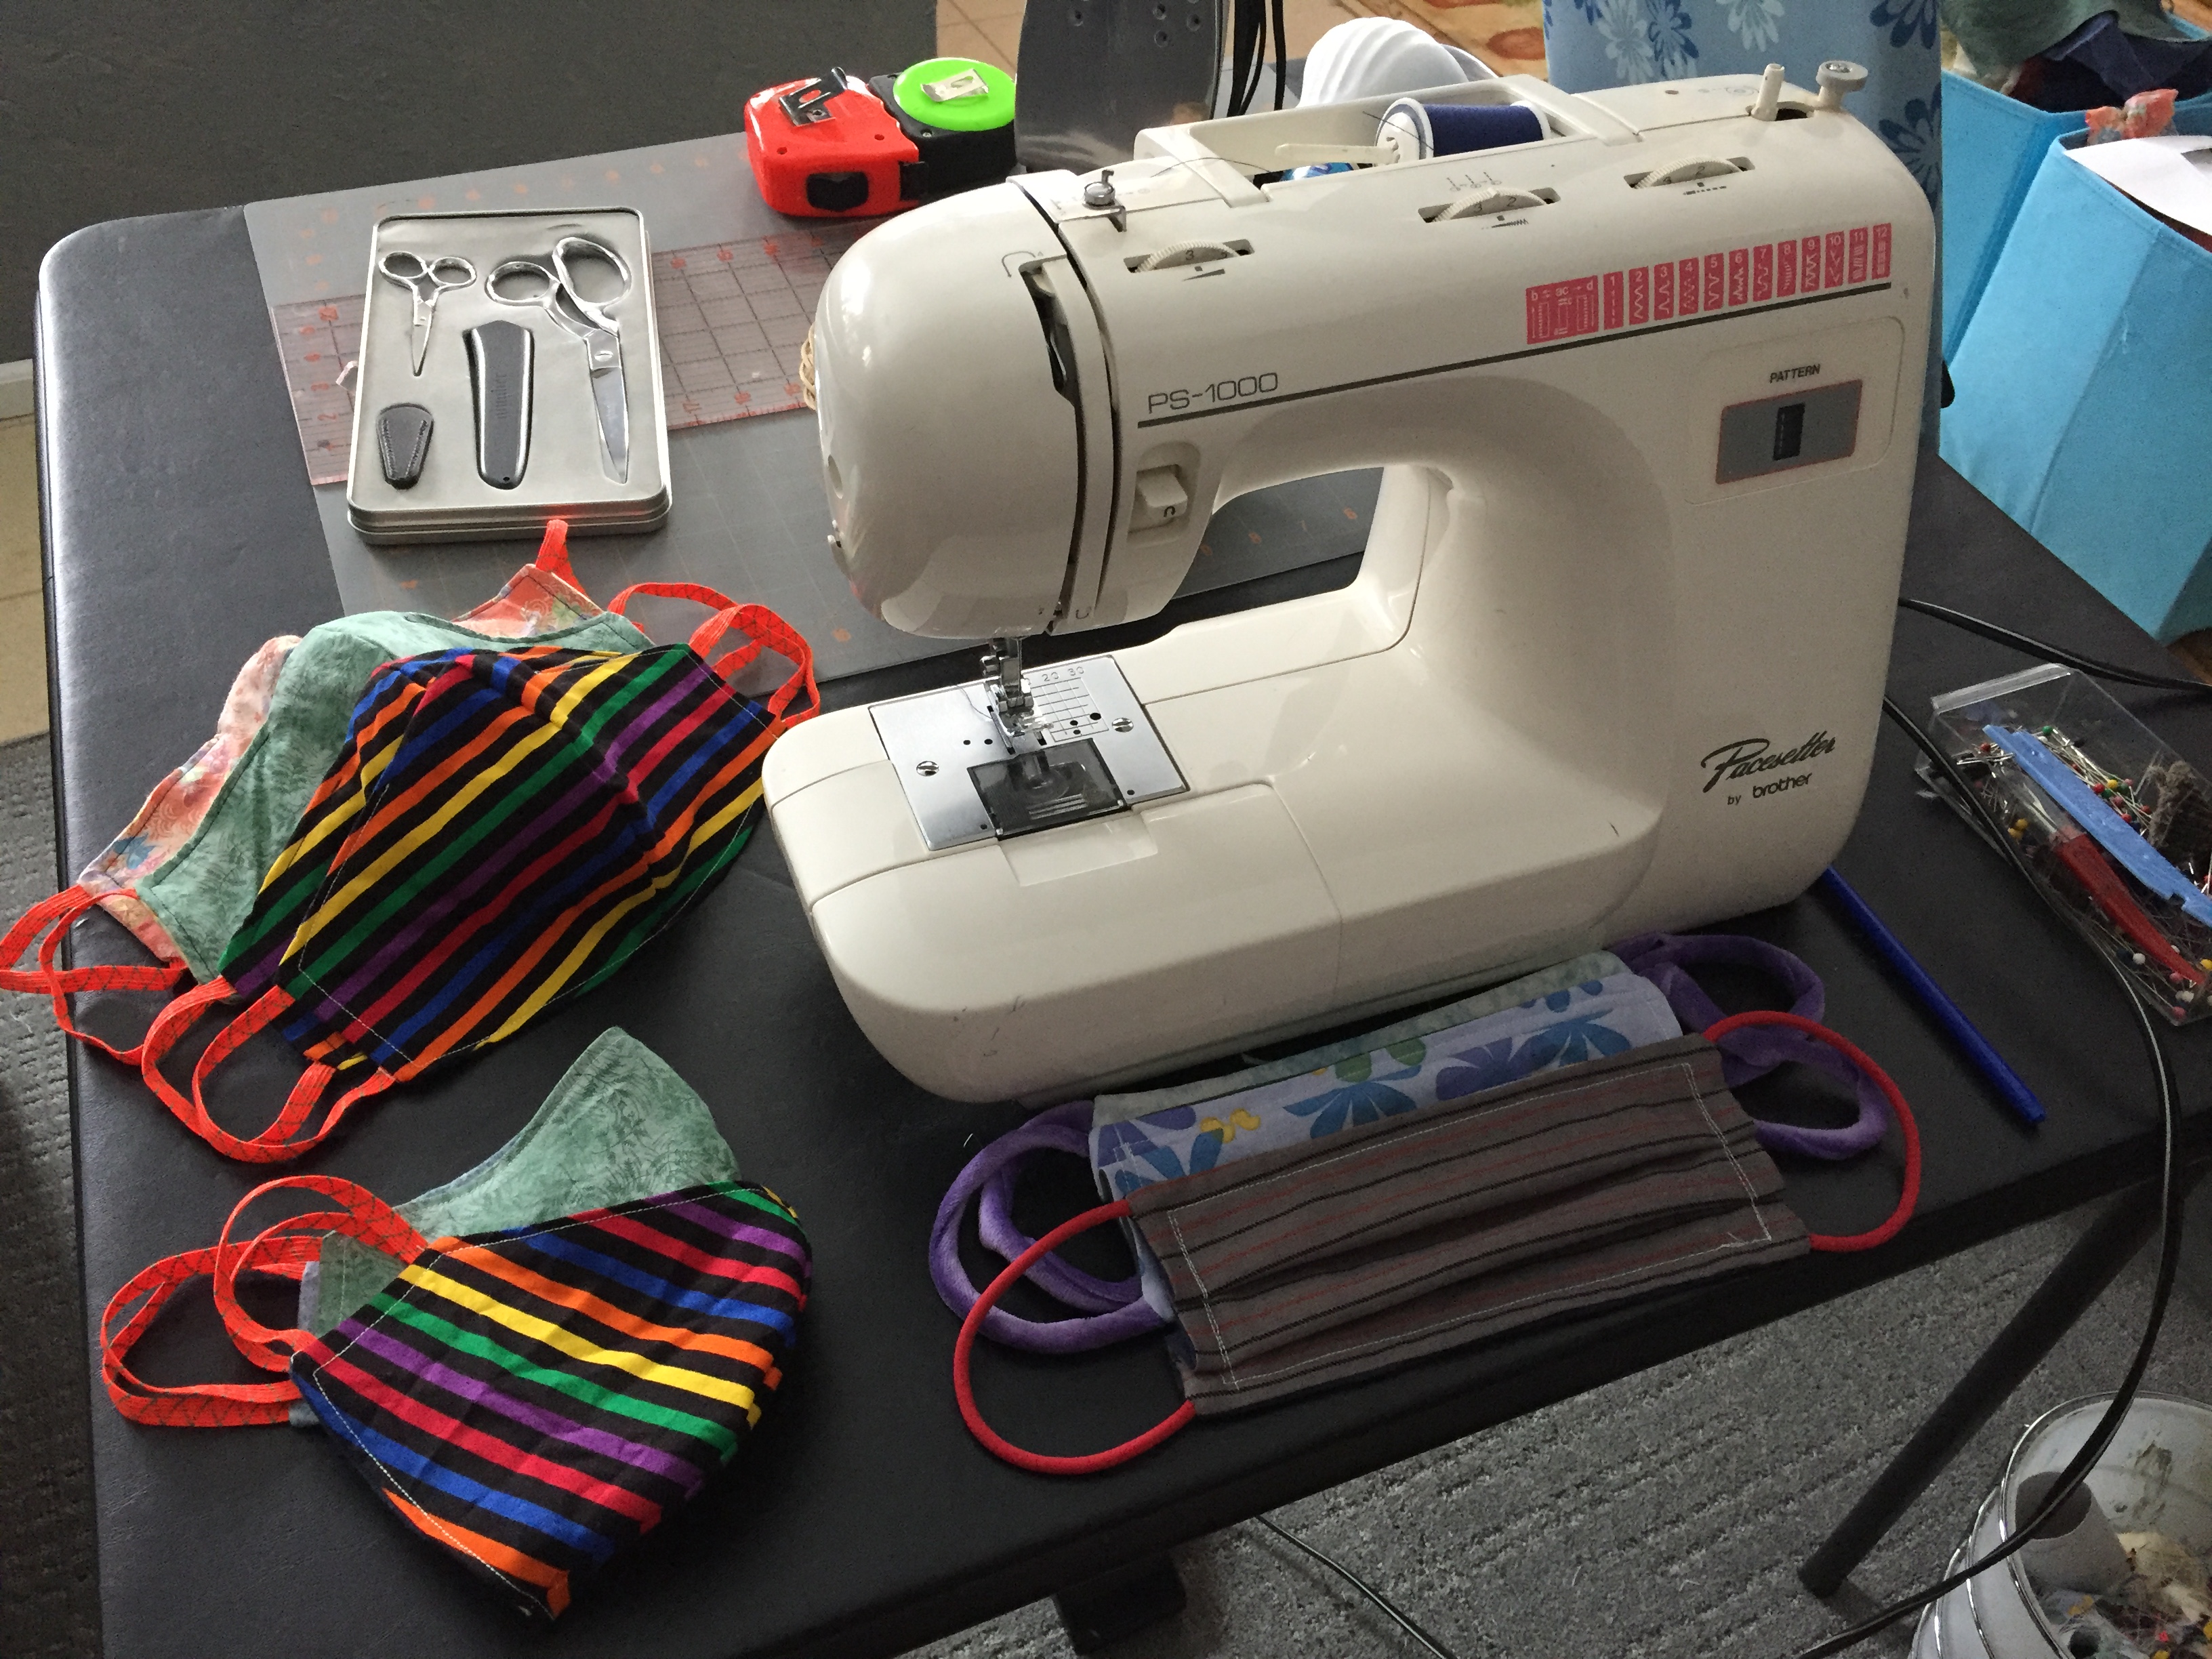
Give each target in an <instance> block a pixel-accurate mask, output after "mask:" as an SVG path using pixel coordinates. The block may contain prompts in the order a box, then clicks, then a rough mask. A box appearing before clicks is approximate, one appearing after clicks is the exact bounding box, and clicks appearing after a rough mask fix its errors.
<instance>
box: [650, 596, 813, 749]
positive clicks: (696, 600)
mask: <svg viewBox="0 0 2212 1659" xmlns="http://www.w3.org/2000/svg"><path fill="white" fill-rule="evenodd" d="M636 593H647V594H651V595H653V596H654V597H656V598H659V599H690V601H691V602H692V603H693V604H695V605H710V606H712V607H713V608H714V615H713V616H711V617H708V618H707V620H706V621H705V622H703V623H700V624H699V626H698V627H697V628H696V629H694V630H693V631H692V635H691V639H690V646H691V648H692V649H693V650H694V651H696V652H697V653H699V654H700V656H701V657H702V658H704V659H707V660H708V661H709V662H713V663H714V671H715V672H716V673H718V674H720V676H721V677H722V678H724V679H728V678H731V677H732V675H734V674H736V673H737V672H738V670H740V669H742V668H744V666H745V665H747V664H748V663H750V662H751V661H752V660H753V659H755V658H756V657H757V656H759V655H760V653H761V651H762V649H763V647H765V648H766V649H768V650H770V651H774V652H775V653H777V654H779V655H781V656H783V657H786V658H788V659H790V661H791V662H792V664H793V668H792V672H791V678H788V679H787V680H785V681H784V683H783V684H781V686H779V687H777V688H776V690H775V692H774V694H773V695H771V696H769V699H768V702H767V703H766V704H765V707H766V708H767V709H768V712H769V715H770V716H771V717H773V718H776V719H781V720H782V721H783V723H784V724H785V725H787V726H796V725H798V724H799V722H800V721H801V720H812V719H813V718H814V717H815V716H816V715H817V714H820V713H821V712H822V693H821V690H820V689H819V688H818V687H817V685H816V684H815V683H814V647H811V646H810V645H809V644H807V642H806V640H805V636H804V635H801V634H800V633H799V630H798V629H795V628H793V626H792V625H791V624H790V623H787V622H786V621H784V619H783V618H782V617H779V616H777V615H776V614H775V611H771V610H769V608H768V607H767V606H766V605H740V604H738V602H737V601H736V600H734V599H730V598H728V597H727V596H726V595H724V594H722V593H719V592H716V591H715V590H714V589H713V588H711V587H706V586H701V585H700V584H699V583H697V582H636V583H634V584H632V585H631V586H629V587H625V588H624V589H623V591H622V592H619V593H617V594H616V595H615V596H614V598H613V599H610V600H608V601H607V609H608V610H610V611H613V612H614V613H615V614H616V615H617V616H618V617H619V616H623V615H624V614H625V609H624V607H626V606H627V605H629V601H630V597H631V595H633V594H636ZM731 629H737V630H738V632H739V633H741V634H742V635H744V640H745V642H744V644H743V645H741V646H739V647H737V649H735V650H733V651H732V652H731V653H729V654H728V655H726V656H725V657H724V658H723V659H721V660H720V662H714V647H716V646H717V645H719V644H720V643H721V641H722V636H723V635H726V634H727V633H728V632H729V631H730V630H731ZM801 691H804V692H805V694H806V706H805V708H804V709H803V710H801V711H800V712H799V713H798V714H787V713H786V712H785V711H786V710H787V708H788V707H789V706H790V704H791V702H792V700H793V698H795V697H797V696H799V693H800V692H801Z"/></svg>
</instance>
